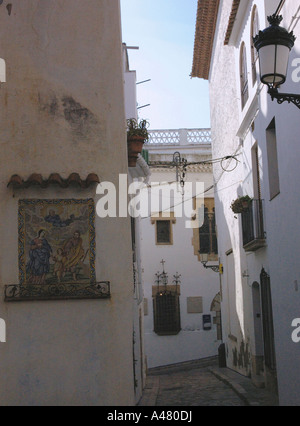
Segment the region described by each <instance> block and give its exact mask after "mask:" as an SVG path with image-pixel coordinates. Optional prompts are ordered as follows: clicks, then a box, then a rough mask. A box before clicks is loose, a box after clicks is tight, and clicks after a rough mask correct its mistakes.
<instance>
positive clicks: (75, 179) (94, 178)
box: [7, 173, 100, 189]
mask: <svg viewBox="0 0 300 426" xmlns="http://www.w3.org/2000/svg"><path fill="white" fill-rule="evenodd" d="M98 183H100V180H99V177H98V175H96V174H95V173H90V174H89V175H88V176H87V178H86V179H85V180H83V179H81V177H80V175H79V174H78V173H71V174H70V176H69V177H68V178H67V179H63V178H62V177H61V176H60V174H59V173H52V174H51V175H50V176H49V178H48V179H43V177H42V175H41V174H37V173H33V174H32V175H30V177H29V178H28V179H27V180H23V179H22V178H21V177H20V176H19V175H17V174H15V175H13V176H12V177H11V178H10V181H9V182H8V185H7V186H8V187H9V186H13V187H14V188H15V189H24V188H28V187H30V186H34V185H38V186H40V187H41V188H47V187H48V186H49V185H59V186H60V187H61V188H68V187H69V186H70V185H73V184H75V185H78V186H80V187H81V188H88V187H90V186H91V185H93V184H98Z"/></svg>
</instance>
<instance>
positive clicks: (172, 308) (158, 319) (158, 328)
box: [153, 291, 181, 335]
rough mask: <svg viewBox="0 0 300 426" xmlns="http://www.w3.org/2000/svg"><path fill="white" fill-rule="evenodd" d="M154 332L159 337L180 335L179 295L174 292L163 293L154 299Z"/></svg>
mask: <svg viewBox="0 0 300 426" xmlns="http://www.w3.org/2000/svg"><path fill="white" fill-rule="evenodd" d="M153 310H154V332H155V333H156V334H158V335H173V334H178V333H179V332H180V330H181V325H180V303H179V295H178V294H176V293H174V292H169V291H163V292H159V293H157V294H156V296H155V297H154V299H153Z"/></svg>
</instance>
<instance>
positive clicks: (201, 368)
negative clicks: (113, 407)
mask: <svg viewBox="0 0 300 426" xmlns="http://www.w3.org/2000/svg"><path fill="white" fill-rule="evenodd" d="M202 364H203V363H201V362H200V364H199V363H195V362H194V363H193V362H192V363H190V364H188V363H187V364H185V365H183V366H181V365H180V366H175V367H174V366H170V367H167V368H164V367H163V368H158V369H153V370H152V371H151V372H150V374H149V375H148V377H147V383H146V387H145V389H144V392H143V396H142V398H141V400H140V402H139V404H138V405H139V406H152V407H154V406H156V407H180V406H181V407H192V406H235V407H238V406H249V405H250V406H277V405H278V399H277V396H275V395H273V394H271V393H270V392H269V391H267V390H266V389H262V388H257V387H256V386H254V385H253V383H252V382H251V380H250V379H249V378H246V377H244V376H241V375H240V374H238V373H235V372H233V371H232V370H229V369H227V368H218V366H217V365H216V364H215V363H213V364H209V365H202Z"/></svg>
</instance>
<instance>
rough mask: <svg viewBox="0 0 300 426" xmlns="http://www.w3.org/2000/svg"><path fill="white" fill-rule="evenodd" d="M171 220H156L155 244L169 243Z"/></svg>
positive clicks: (170, 239) (170, 240) (170, 238)
mask: <svg viewBox="0 0 300 426" xmlns="http://www.w3.org/2000/svg"><path fill="white" fill-rule="evenodd" d="M171 242H172V237H171V221H170V220H158V221H157V222H156V243H157V244H171Z"/></svg>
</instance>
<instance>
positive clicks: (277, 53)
mask: <svg viewBox="0 0 300 426" xmlns="http://www.w3.org/2000/svg"><path fill="white" fill-rule="evenodd" d="M289 53H290V49H289V48H288V47H286V46H282V45H276V44H275V45H274V44H272V45H269V46H264V47H262V48H261V49H260V51H259V61H260V74H261V81H262V82H263V83H265V84H282V83H284V82H285V80H286V74H287V67H288V60H289Z"/></svg>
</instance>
